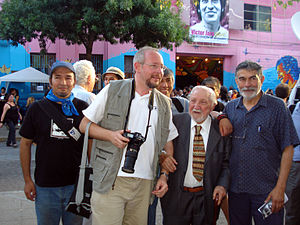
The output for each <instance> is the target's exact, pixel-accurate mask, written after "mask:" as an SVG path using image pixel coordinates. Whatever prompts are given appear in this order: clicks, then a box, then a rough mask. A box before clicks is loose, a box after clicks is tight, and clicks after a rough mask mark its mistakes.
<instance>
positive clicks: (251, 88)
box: [241, 87, 256, 91]
mask: <svg viewBox="0 0 300 225" xmlns="http://www.w3.org/2000/svg"><path fill="white" fill-rule="evenodd" d="M241 91H256V88H253V87H250V88H242V89H241Z"/></svg>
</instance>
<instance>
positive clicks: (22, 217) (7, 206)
mask: <svg viewBox="0 0 300 225" xmlns="http://www.w3.org/2000/svg"><path fill="white" fill-rule="evenodd" d="M7 134H8V130H7V129H6V127H2V128H0V225H36V224H37V222H36V215H35V210H34V202H31V201H29V200H27V199H26V197H25V195H24V192H23V187H24V181H23V176H22V171H21V168H20V160H19V148H12V147H7V146H6V142H5V141H6V138H7ZM16 136H17V140H20V135H19V132H18V130H17V131H16ZM17 144H18V145H19V144H20V142H19V141H18V142H17ZM34 154H35V149H33V150H32V157H31V159H32V160H31V170H32V172H33V170H34V166H35V161H34ZM226 224H227V223H226V220H225V217H224V215H223V213H222V212H221V214H220V218H219V220H218V221H217V225H226ZM156 225H162V213H161V208H160V204H158V207H157V210H156Z"/></svg>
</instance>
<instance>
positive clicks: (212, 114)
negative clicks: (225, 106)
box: [210, 111, 221, 118]
mask: <svg viewBox="0 0 300 225" xmlns="http://www.w3.org/2000/svg"><path fill="white" fill-rule="evenodd" d="M220 114H221V113H220V112H217V111H211V112H210V115H211V116H212V117H213V118H217V117H218V115H220Z"/></svg>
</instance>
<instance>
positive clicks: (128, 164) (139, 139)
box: [122, 132, 146, 173]
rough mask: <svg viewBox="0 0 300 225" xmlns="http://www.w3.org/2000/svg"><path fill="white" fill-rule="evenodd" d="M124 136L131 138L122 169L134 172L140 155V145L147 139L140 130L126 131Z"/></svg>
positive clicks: (126, 171)
mask: <svg viewBox="0 0 300 225" xmlns="http://www.w3.org/2000/svg"><path fill="white" fill-rule="evenodd" d="M123 136H124V137H126V138H128V139H129V143H128V146H127V150H126V153H125V161H124V165H123V167H122V171H123V172H125V173H134V165H135V162H136V159H137V157H138V153H139V150H140V147H141V145H142V144H143V143H144V142H145V141H146V139H145V138H144V137H143V135H142V134H140V133H138V132H134V133H131V132H124V134H123Z"/></svg>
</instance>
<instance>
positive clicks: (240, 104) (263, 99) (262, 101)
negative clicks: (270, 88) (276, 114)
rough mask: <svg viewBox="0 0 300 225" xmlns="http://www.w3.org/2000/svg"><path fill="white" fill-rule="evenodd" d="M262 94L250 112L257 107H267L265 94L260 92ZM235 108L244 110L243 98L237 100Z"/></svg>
mask: <svg viewBox="0 0 300 225" xmlns="http://www.w3.org/2000/svg"><path fill="white" fill-rule="evenodd" d="M261 93H262V96H261V97H260V99H259V100H258V102H257V104H256V105H255V106H254V107H253V108H252V109H251V111H252V110H253V109H254V108H257V107H259V106H264V107H267V96H266V94H265V93H264V92H263V91H261ZM236 108H245V106H244V104H243V97H240V98H239V100H238V103H237V105H236Z"/></svg>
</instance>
